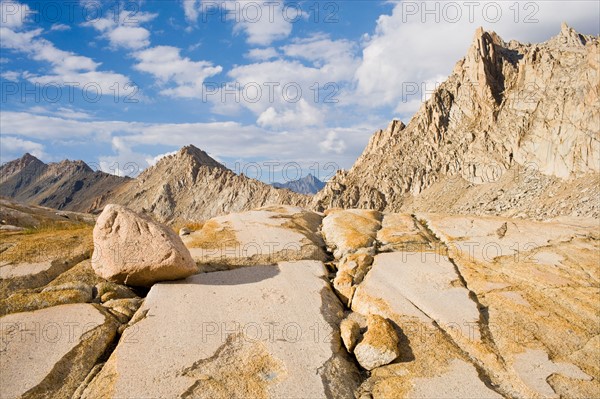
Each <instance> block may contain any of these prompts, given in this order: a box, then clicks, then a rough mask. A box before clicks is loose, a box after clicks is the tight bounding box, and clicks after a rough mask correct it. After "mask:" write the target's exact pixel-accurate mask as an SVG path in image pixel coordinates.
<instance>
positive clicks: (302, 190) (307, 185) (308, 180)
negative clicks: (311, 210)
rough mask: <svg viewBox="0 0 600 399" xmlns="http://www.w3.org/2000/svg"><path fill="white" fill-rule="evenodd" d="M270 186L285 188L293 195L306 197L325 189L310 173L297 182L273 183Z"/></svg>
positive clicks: (323, 184) (322, 183)
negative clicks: (304, 195) (293, 193)
mask: <svg viewBox="0 0 600 399" xmlns="http://www.w3.org/2000/svg"><path fill="white" fill-rule="evenodd" d="M271 185H272V186H273V187H275V188H287V189H288V190H290V191H293V192H295V193H299V194H307V195H310V194H316V193H318V192H319V191H320V190H321V189H322V188H323V187H325V183H324V182H322V181H321V180H319V179H318V178H316V177H315V176H313V175H312V174H311V173H309V174H308V175H307V176H305V177H302V178H300V179H297V180H292V181H288V182H286V183H273V184H271Z"/></svg>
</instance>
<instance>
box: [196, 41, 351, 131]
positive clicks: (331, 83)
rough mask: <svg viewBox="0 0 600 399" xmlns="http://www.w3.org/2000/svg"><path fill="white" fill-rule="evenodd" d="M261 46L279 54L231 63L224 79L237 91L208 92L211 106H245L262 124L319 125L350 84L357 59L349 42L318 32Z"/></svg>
mask: <svg viewBox="0 0 600 399" xmlns="http://www.w3.org/2000/svg"><path fill="white" fill-rule="evenodd" d="M265 50H267V51H268V53H270V54H281V57H279V58H277V59H274V60H265V61H259V62H255V63H251V64H246V65H239V66H236V67H234V68H232V69H231V70H230V71H229V72H228V77H229V78H230V79H231V80H230V81H229V82H228V84H229V85H230V87H238V90H239V92H240V93H239V96H237V97H235V96H232V95H230V93H231V89H228V90H227V91H226V92H225V91H224V90H221V91H220V92H216V93H214V94H211V95H210V96H207V99H208V100H209V101H212V102H213V111H214V112H216V113H223V114H231V113H233V112H232V111H235V110H236V109H238V108H245V109H248V110H250V111H251V112H252V113H253V114H254V115H256V117H257V123H258V124H259V125H260V126H263V127H271V128H279V129H281V128H285V126H286V125H287V124H288V123H291V124H294V125H297V126H318V125H321V124H323V123H324V122H325V120H326V119H327V112H328V111H329V108H331V107H333V106H335V104H336V103H337V101H339V97H337V95H338V94H339V93H340V92H341V91H342V90H343V89H344V88H346V87H347V86H350V85H351V81H352V79H353V76H354V72H355V70H356V68H357V67H358V65H359V59H358V58H357V56H356V48H355V46H354V45H353V44H352V43H351V42H349V41H347V40H344V39H340V40H332V39H331V38H330V37H329V36H326V35H322V34H321V35H314V36H310V37H307V38H302V39H295V40H293V41H292V42H291V43H290V44H288V45H285V46H281V47H280V48H278V49H272V50H268V49H265ZM256 54H258V55H257V58H258V56H263V54H262V52H255V55H256ZM265 58H266V57H265ZM236 85H237V86H236Z"/></svg>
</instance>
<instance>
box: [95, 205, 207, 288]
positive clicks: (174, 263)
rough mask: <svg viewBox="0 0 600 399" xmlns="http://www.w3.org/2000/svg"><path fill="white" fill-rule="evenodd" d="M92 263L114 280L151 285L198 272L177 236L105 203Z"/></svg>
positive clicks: (167, 229)
mask: <svg viewBox="0 0 600 399" xmlns="http://www.w3.org/2000/svg"><path fill="white" fill-rule="evenodd" d="M92 266H93V268H94V270H95V271H96V273H97V274H98V275H99V276H101V277H103V278H105V279H107V280H110V281H113V282H116V283H119V284H127V285H132V286H150V285H152V284H154V283H155V282H157V281H163V280H177V279H181V278H185V277H188V276H190V275H192V274H195V273H197V271H198V268H197V267H196V264H195V263H194V261H193V260H192V258H191V256H190V253H189V251H188V250H187V248H186V247H185V245H183V242H181V239H180V238H179V236H178V235H177V234H176V233H175V232H174V231H172V230H171V229H169V228H168V227H166V226H163V225H161V224H159V223H157V222H155V221H153V220H152V219H151V218H150V217H149V216H146V215H139V214H137V213H135V212H133V211H131V210H129V209H127V208H125V207H123V206H120V205H112V204H111V205H107V206H106V207H105V208H104V211H103V212H102V214H100V216H99V217H98V221H97V222H96V226H95V227H94V254H93V257H92Z"/></svg>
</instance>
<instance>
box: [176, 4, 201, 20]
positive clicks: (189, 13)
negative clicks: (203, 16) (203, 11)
mask: <svg viewBox="0 0 600 399" xmlns="http://www.w3.org/2000/svg"><path fill="white" fill-rule="evenodd" d="M181 4H182V5H183V12H184V14H185V19H186V20H187V21H188V22H189V23H195V22H196V21H197V20H198V15H199V14H200V4H201V0H181Z"/></svg>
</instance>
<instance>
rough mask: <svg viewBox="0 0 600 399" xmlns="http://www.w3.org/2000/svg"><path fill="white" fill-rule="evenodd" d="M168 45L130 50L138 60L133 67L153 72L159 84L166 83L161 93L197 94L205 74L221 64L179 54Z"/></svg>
mask: <svg viewBox="0 0 600 399" xmlns="http://www.w3.org/2000/svg"><path fill="white" fill-rule="evenodd" d="M180 52H181V50H180V49H178V48H176V47H172V46H156V47H152V48H149V49H146V50H143V51H140V52H137V53H135V54H134V57H135V58H136V59H137V60H138V61H139V62H138V63H137V64H135V65H134V68H135V69H137V70H139V71H142V72H146V73H149V74H151V75H153V76H154V77H155V78H156V79H157V81H158V83H159V85H161V86H168V87H166V88H164V89H163V90H162V91H161V93H162V94H164V95H168V96H172V97H180V98H201V97H202V93H203V83H204V81H205V80H206V78H208V77H210V76H214V75H216V74H219V73H221V71H222V70H223V68H222V67H221V66H218V65H217V66H214V65H213V64H212V63H211V62H208V61H192V60H190V59H189V58H187V57H182V56H181V54H180Z"/></svg>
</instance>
